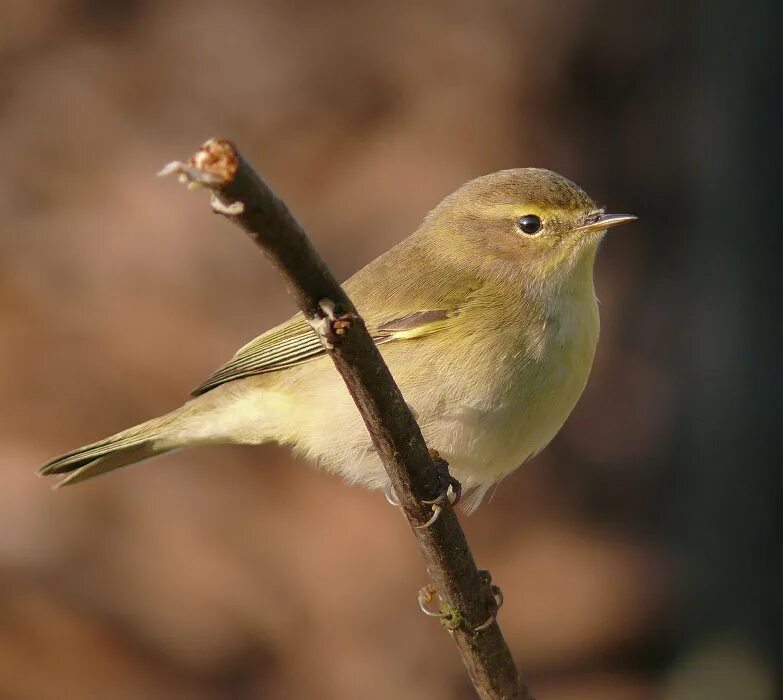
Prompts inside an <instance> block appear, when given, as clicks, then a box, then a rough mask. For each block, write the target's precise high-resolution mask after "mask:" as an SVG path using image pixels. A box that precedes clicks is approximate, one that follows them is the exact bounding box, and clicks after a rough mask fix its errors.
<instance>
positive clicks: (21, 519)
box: [0, 0, 781, 700]
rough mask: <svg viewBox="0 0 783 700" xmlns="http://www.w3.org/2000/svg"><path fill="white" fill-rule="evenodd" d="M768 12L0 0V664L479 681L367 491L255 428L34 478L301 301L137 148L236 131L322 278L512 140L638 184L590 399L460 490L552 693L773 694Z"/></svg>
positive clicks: (412, 682)
mask: <svg viewBox="0 0 783 700" xmlns="http://www.w3.org/2000/svg"><path fill="white" fill-rule="evenodd" d="M724 5H725V6H724ZM776 12H777V10H776V9H774V8H773V4H772V3H764V2H759V3H747V4H746V7H745V8H744V11H743V13H742V15H741V16H736V17H735V16H734V15H733V14H732V10H731V8H730V7H729V4H728V3H723V2H716V3H714V4H712V5H710V6H709V7H708V8H707V7H704V8H701V7H700V6H698V5H696V4H688V3H685V4H683V3H673V2H663V3H657V4H652V3H634V2H630V3H625V2H621V1H620V0H576V1H574V2H566V3H550V2H546V1H545V0H524V2H521V1H515V2H512V1H511V0H493V1H492V2H447V1H446V0H438V1H434V2H428V3H417V4H413V3H411V4H408V3H392V2H369V3H367V2H358V1H357V2H340V3H321V2H318V1H317V0H307V1H305V0H301V1H298V2H283V1H282V0H273V1H269V2H264V3H260V2H250V0H233V1H232V2H223V3H220V2H207V1H206V0H190V1H189V2H184V1H182V2H174V1H171V2H159V3H158V2H155V3H153V2H145V1H143V0H111V1H110V0H103V1H102V0H37V1H36V2H25V1H24V0H6V2H4V3H3V5H2V7H0V57H1V58H2V63H0V88H2V89H1V90H0V153H1V154H2V167H1V168H0V206H1V207H2V215H3V219H2V224H0V395H1V396H2V402H1V403H0V469H2V488H1V489H0V591H1V592H2V595H0V698H9V699H13V700H17V699H19V700H27V699H31V700H38V699H41V700H46V699H48V698H89V699H92V698H119V699H122V700H125V699H128V700H131V699H132V700H136V699H138V698H145V699H146V698H149V699H159V698H161V699H162V698H167V699H168V698H194V699H198V700H202V699H203V700H214V699H218V698H221V699H222V698H261V697H264V698H275V699H277V698H324V699H325V700H331V699H338V698H340V699H346V700H348V699H353V698H378V699H381V700H386V699H396V698H427V700H446V699H451V698H470V697H472V691H471V689H470V686H469V685H468V683H467V680H466V678H465V675H464V672H463V670H462V668H461V665H460V661H459V658H458V656H457V654H456V650H455V649H454V648H453V645H452V644H451V642H450V641H449V639H448V637H447V635H446V634H445V633H444V632H443V631H442V630H441V629H440V628H439V626H438V624H437V623H435V622H433V621H431V620H429V619H427V618H424V617H423V616H422V615H421V613H420V612H419V611H418V608H417V605H416V592H417V590H418V588H419V587H420V586H421V585H422V584H424V583H425V582H426V580H427V579H426V574H425V572H424V570H423V566H422V562H421V559H420V556H419V554H418V551H417V548H416V546H415V542H414V540H413V539H412V538H411V536H410V532H409V530H408V528H407V526H406V524H405V523H404V521H403V520H402V518H401V517H400V515H399V513H397V512H396V511H395V510H394V509H393V508H390V507H389V506H388V505H387V504H386V503H385V501H384V499H383V497H382V496H379V495H378V494H371V493H367V492H365V491H362V490H360V489H356V488H350V487H347V486H345V485H343V484H342V483H340V482H338V481H337V480H336V479H335V478H333V477H330V476H326V475H324V474H321V473H319V472H317V471H316V470H314V469H312V468H310V467H309V466H307V465H305V464H303V463H299V462H297V461H295V460H294V459H293V458H292V457H291V456H290V455H289V454H288V453H287V452H286V451H284V450H282V449H279V448H276V447H273V446H270V447H262V448H255V449H240V448H213V449H198V450H192V451H187V452H179V453H177V454H174V455H170V456H167V457H165V458H162V459H160V460H157V461H155V462H151V463H146V464H144V465H142V466H139V467H136V468H133V469H128V470H124V471H122V472H118V473H116V474H114V475H112V476H111V477H108V478H104V479H99V480H96V481H94V482H90V483H87V484H84V485H80V486H79V487H76V488H73V489H69V490H66V491H63V492H59V493H52V492H50V491H49V489H48V488H47V487H48V483H46V482H44V481H41V480H39V479H37V478H35V476H34V475H33V470H34V468H35V467H36V466H37V465H38V464H39V463H41V462H43V461H45V460H46V459H47V458H49V457H51V456H52V455H53V454H55V453H58V452H62V451H64V450H66V449H70V448H72V447H75V446H77V445H80V444H82V443H85V442H89V441H92V440H94V439H96V438H99V437H102V436H104V435H105V434H109V433H112V432H115V431H117V430H119V429H121V428H124V427H126V426H128V425H130V424H132V423H136V422H139V421H141V420H143V419H146V418H148V417H150V416H152V415H156V414H158V413H161V412H164V411H166V410H169V409H170V408H172V407H173V406H175V405H178V404H179V403H181V402H182V400H183V399H184V398H185V397H186V396H187V394H188V392H189V390H190V389H192V388H193V387H194V386H196V385H197V384H198V383H199V382H200V381H201V380H202V379H203V378H205V377H206V376H207V375H208V374H209V373H210V371H211V370H212V369H214V368H215V367H216V366H217V365H219V364H220V363H222V362H223V361H224V360H225V359H227V358H228V357H229V356H230V355H231V353H232V352H233V351H234V349H235V348H236V347H238V346H239V345H240V344H242V343H244V342H246V341H247V340H248V339H250V338H251V337H253V336H254V335H256V334H258V333H259V332H260V331H262V330H264V329H265V328H267V327H269V326H270V325H272V324H274V323H277V322H279V321H281V320H283V319H285V318H286V317H287V316H288V315H290V314H291V313H292V312H293V311H294V309H293V305H292V303H291V301H290V299H289V298H288V297H287V296H286V293H285V290H284V287H283V284H282V283H281V280H280V279H279V277H278V276H277V274H276V273H275V272H274V271H273V270H272V269H271V268H270V266H269V265H268V264H267V263H266V261H264V260H263V259H262V258H261V256H259V255H257V254H256V251H255V250H254V249H253V248H252V246H251V245H250V244H249V243H248V242H247V241H246V240H244V238H243V237H242V236H241V235H240V234H239V233H238V232H237V231H236V230H233V229H232V228H231V227H230V225H228V224H227V223H225V222H224V221H222V220H221V219H220V218H218V217H214V216H210V215H209V214H208V208H207V205H206V196H205V195H204V194H203V193H188V192H187V191H186V190H185V189H184V188H182V187H180V186H178V185H177V184H176V183H175V182H174V181H173V180H157V179H156V178H154V177H153V174H154V173H155V171H156V170H157V169H158V168H159V167H160V166H161V165H162V164H163V163H165V162H166V161H168V160H171V159H175V158H181V157H184V156H185V155H187V154H188V153H190V152H191V151H192V150H193V149H194V147H195V146H196V145H198V144H199V143H200V142H202V141H203V140H204V139H205V138H206V137H209V136H212V135H221V136H228V137H231V138H233V139H234V140H236V141H237V142H238V143H239V144H240V146H241V148H242V150H243V152H244V153H245V154H246V155H247V156H248V157H249V158H250V159H251V160H252V161H253V162H254V163H255V164H256V165H257V166H258V168H259V169H260V170H261V172H262V173H263V175H264V176H265V177H266V178H267V180H268V181H269V182H270V183H271V184H272V186H273V187H274V188H275V189H276V191H277V192H278V193H279V194H280V195H281V196H282V197H283V198H284V199H285V200H286V201H287V202H288V204H289V205H290V207H291V208H292V210H293V211H294V212H296V214H297V216H298V217H299V218H300V220H301V221H302V223H303V224H304V225H305V227H306V229H307V230H308V231H309V232H310V234H311V236H312V238H313V240H314V242H315V244H316V246H317V247H318V249H319V250H320V251H321V252H322V253H323V255H324V257H325V258H326V260H327V262H328V263H329V264H330V265H331V266H332V268H333V269H334V270H335V271H336V272H337V273H338V275H339V276H340V277H346V276H348V275H349V274H350V273H351V272H353V271H354V270H356V269H357V268H358V267H360V266H361V265H363V264H364V263H366V262H367V261H369V260H370V259H372V258H373V257H374V256H376V255H377V254H379V253H380V252H382V251H383V250H385V249H386V248H388V247H389V246H390V245H392V244H393V243H395V242H396V241H398V240H400V239H401V238H402V237H403V236H405V235H406V234H407V233H409V232H411V231H412V230H413V229H414V228H415V226H416V225H417V222H418V221H419V220H420V219H421V217H422V216H423V215H424V214H425V213H426V211H427V210H428V209H429V208H431V207H432V206H434V204H435V203H437V201H438V200H439V199H440V198H441V197H443V196H444V195H445V194H447V193H448V192H450V191H451V190H453V189H454V188H455V187H457V186H458V185H459V184H461V183H462V182H463V181H465V180H467V179H470V178H472V177H475V176H477V175H479V174H482V173H486V172H490V171H493V170H497V169H500V168H505V167H514V166H524V165H536V166H541V167H549V168H552V169H554V170H557V171H560V172H562V173H563V174H565V175H567V176H568V177H571V178H572V179H574V180H575V181H577V182H578V183H579V184H581V185H582V186H583V187H584V188H585V189H586V190H587V191H588V192H589V193H590V194H591V195H592V196H593V197H595V198H596V199H597V200H599V201H600V202H602V203H605V204H606V205H607V206H608V207H609V209H610V210H619V211H626V210H628V211H632V212H634V213H637V214H638V215H639V216H640V220H639V222H638V223H637V224H636V225H634V226H631V227H627V228H624V229H623V230H622V231H618V232H617V233H613V234H612V235H611V236H610V237H609V238H608V239H607V241H606V243H605V245H604V246H603V248H602V252H601V255H600V259H599V262H598V266H597V271H596V277H597V279H596V284H597V289H598V292H599V296H600V297H601V300H602V306H601V308H602V327H603V331H602V339H601V343H600V348H599V353H598V357H597V361H596V365H595V368H594V371H593V375H592V378H591V381H590V384H589V386H588V389H587V391H586V392H585V395H584V397H583V399H582V400H581V402H580V404H579V406H578V407H577V409H576V411H575V413H574V415H573V416H572V417H571V419H570V420H569V422H568V424H567V425H566V426H565V428H564V429H563V431H562V432H561V434H560V435H559V436H558V438H557V439H556V440H555V442H554V443H553V444H552V445H551V446H550V447H549V448H548V449H547V450H546V451H545V452H544V453H543V454H542V455H540V456H539V457H538V458H536V459H535V460H534V461H533V462H532V463H531V464H529V465H527V466H526V467H525V468H524V469H522V470H520V471H519V472H518V473H517V474H515V475H514V476H513V477H512V478H509V479H508V480H507V481H506V482H504V483H503V484H502V486H501V487H500V488H499V489H498V490H497V492H496V493H495V494H494V496H493V498H492V501H491V502H490V503H487V504H485V505H484V506H483V507H482V508H481V509H480V510H479V511H478V512H477V513H476V514H475V515H473V516H471V517H469V518H464V525H465V528H466V530H467V533H468V536H469V539H470V542H471V544H472V546H473V549H474V553H475V556H476V558H477V560H478V562H479V564H480V565H481V566H483V567H486V568H488V569H490V570H491V571H492V574H493V577H494V580H495V581H496V582H497V583H498V584H499V585H500V586H501V587H502V588H503V591H504V593H505V597H506V604H505V606H504V608H503V610H502V612H501V615H500V621H501V625H502V628H503V630H504V632H505V634H506V636H507V638H508V641H509V643H510V646H511V647H512V649H513V651H514V653H515V655H516V658H517V660H518V663H519V666H520V668H521V669H522V670H523V674H524V675H525V677H526V678H527V680H528V681H529V683H530V685H531V687H532V688H533V690H534V691H535V693H536V695H537V697H538V698H539V699H540V700H599V699H600V700H649V699H652V698H666V699H667V700H690V699H691V698H716V699H721V698H726V699H727V700H728V699H730V698H742V699H743V700H757V699H758V700H772V699H773V698H774V697H775V693H776V690H775V680H776V679H775V668H776V663H777V661H779V654H780V648H781V639H780V627H779V626H776V620H777V617H776V616H777V615H778V614H779V613H780V604H779V590H780V588H779V585H780V572H779V570H778V563H779V562H778V559H779V540H778V539H777V538H778V536H779V515H778V514H779V510H777V507H778V506H779V502H780V501H779V494H780V491H781V489H780V487H781V477H780V470H779V465H780V455H779V453H778V452H779V450H778V448H774V447H772V445H773V444H776V440H775V438H776V437H777V436H776V435H775V433H776V431H777V422H776V421H775V420H772V419H771V416H774V415H775V414H774V412H773V408H772V407H773V406H774V405H776V396H777V395H778V394H777V390H778V389H779V382H780V378H779V369H777V364H776V363H771V362H770V363H769V364H767V360H768V359H771V357H772V355H770V356H767V355H766V354H765V352H766V350H768V349H771V348H774V347H775V345H774V343H773V342H772V340H771V339H770V340H768V341H767V340H765V339H764V338H763V337H762V334H761V332H759V331H760V329H761V330H763V329H765V328H766V326H768V325H769V319H770V318H771V316H770V315H768V313H770V312H771V310H772V309H773V307H772V301H771V300H772V299H774V298H776V294H777V291H776V290H775V289H773V288H771V287H774V284H775V283H774V282H770V279H773V278H771V273H769V268H770V263H769V261H770V260H772V259H774V253H775V252H777V248H779V243H777V242H776V241H777V240H779V239H778V238H777V236H776V235H773V233H774V231H775V230H776V229H775V226H777V227H778V228H779V223H776V224H772V225H771V227H770V226H767V225H766V224H767V221H766V219H764V216H765V214H764V210H765V207H764V206H758V205H759V202H762V203H763V202H764V201H769V200H765V199H764V197H765V194H764V193H765V192H766V191H767V190H766V189H765V187H766V181H765V179H764V178H765V176H764V173H765V172H767V171H765V170H764V167H765V164H766V161H763V162H762V154H763V152H764V151H766V146H767V144H766V143H765V142H764V141H763V135H764V134H765V133H771V132H772V131H773V123H772V121H771V119H770V117H769V115H768V112H767V110H768V108H769V106H770V102H769V100H770V99H771V100H772V101H773V102H774V101H775V100H776V99H779V98H777V97H770V95H771V90H768V89H767V88H769V87H770V86H771V84H772V80H771V78H769V77H768V76H769V75H771V73H772V72H773V71H772V68H771V67H772V66H773V65H774V58H775V56H774V55H772V54H773V53H775V51H776V50H777V47H776V44H775V43H774V41H772V40H771V39H770V37H771V36H772V29H771V27H774V26H775V24H776V23H775V22H774V21H773V19H774V17H775V13H776ZM724 36H725V38H730V39H731V41H730V42H723V41H722V40H721V38H720V37H724ZM778 58H779V52H778ZM778 65H779V62H778ZM765 86H766V87H765ZM764 115H766V116H764ZM749 124H750V125H752V126H751V128H748V125H749ZM765 129H766V130H767V131H766V132H765ZM754 139H755V140H754ZM755 154H759V159H758V161H755V160H754V158H756V155H755ZM770 172H771V171H770ZM745 173H751V174H752V177H747V176H746V175H745ZM769 189H770V193H771V196H772V197H774V196H775V190H774V189H773V188H769ZM753 217H755V218H753ZM740 232H741V233H742V239H741V240H742V243H741V245H740V246H737V242H736V241H737V238H736V237H737V235H738V234H739V233H740ZM773 249H774V250H773ZM759 280H760V282H759ZM767 282H769V285H767V284H766V283H767ZM758 284H761V285H762V286H763V289H760V288H759V289H757V288H756V287H754V285H758ZM751 300H752V303H749V302H750V301H751ZM748 345H750V346H751V347H750V349H749V348H748ZM762 446H765V447H764V448H763V449H762ZM776 518H778V519H777V520H776ZM776 601H777V602H776Z"/></svg>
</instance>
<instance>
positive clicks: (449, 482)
mask: <svg viewBox="0 0 783 700" xmlns="http://www.w3.org/2000/svg"><path fill="white" fill-rule="evenodd" d="M429 453H430V457H431V458H432V463H433V464H434V465H435V469H436V471H437V474H438V483H439V485H440V487H441V488H440V492H439V493H438V495H437V496H436V497H435V498H432V499H429V500H426V501H422V503H424V504H426V505H428V506H432V517H431V518H430V519H429V520H428V521H427V522H426V523H424V524H423V525H414V527H415V528H416V529H418V530H423V529H424V528H427V527H431V526H432V524H433V523H434V522H435V521H436V520H437V519H438V518H439V517H440V514H441V511H442V510H443V509H444V508H445V507H447V506H448V507H453V506H455V505H457V503H459V500H460V498H462V484H461V483H460V482H459V481H458V480H457V479H455V478H454V477H453V476H452V475H451V474H449V463H448V462H447V461H446V460H445V459H443V457H441V456H440V453H439V452H438V451H437V450H433V449H432V448H430V450H429Z"/></svg>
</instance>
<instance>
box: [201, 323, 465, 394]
mask: <svg viewBox="0 0 783 700" xmlns="http://www.w3.org/2000/svg"><path fill="white" fill-rule="evenodd" d="M458 315H459V310H458V309H453V310H445V309H431V310H426V311H414V312H411V313H407V314H400V315H399V316H394V317H392V318H388V319H385V320H383V321H382V322H379V323H372V322H371V321H370V322H368V329H369V331H370V335H371V336H372V338H373V340H374V341H375V342H376V344H381V343H387V342H390V341H392V340H410V339H412V338H417V337H420V336H423V335H428V334H430V333H435V332H437V331H439V330H441V329H443V328H445V327H446V326H447V325H448V324H449V323H450V322H451V319H453V318H455V317H456V316H458ZM325 353H326V351H325V350H324V348H323V345H321V341H320V340H319V338H318V336H317V335H316V334H315V333H314V332H313V330H312V328H310V326H309V325H308V324H307V322H306V321H305V319H304V316H302V314H297V315H296V316H294V317H293V318H291V319H289V320H288V321H286V322H285V323H283V324H281V325H279V326H277V327H276V328H272V329H271V330H269V331H267V332H266V333H264V334H263V335H260V336H258V337H257V338H255V339H253V340H251V341H250V342H249V343H248V344H247V345H244V346H243V347H241V348H240V349H239V350H238V351H237V353H236V354H235V355H234V357H232V358H231V360H229V361H228V362H227V363H226V364H225V365H223V366H222V367H221V368H219V369H218V370H217V371H216V372H215V373H214V374H213V375H212V376H211V377H209V379H207V380H206V381H205V382H204V383H203V384H201V385H200V386H199V387H198V388H196V389H195V390H194V391H193V396H199V395H200V394H204V393H206V392H207V391H209V390H210V389H214V388H215V387H216V386H220V385H221V384H225V383H227V382H232V381H234V380H236V379H242V378H244V377H250V376H253V375H256V374H264V373H266V372H276V371H278V370H281V369H286V368H288V367H293V366H295V365H298V364H301V363H303V362H307V361H309V360H313V359H315V358H316V357H320V356H322V355H324V354H325Z"/></svg>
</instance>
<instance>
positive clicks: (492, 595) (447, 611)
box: [419, 570, 503, 634]
mask: <svg viewBox="0 0 783 700" xmlns="http://www.w3.org/2000/svg"><path fill="white" fill-rule="evenodd" d="M479 576H481V579H482V581H483V582H484V583H485V584H486V586H487V593H488V596H489V608H490V613H489V617H488V618H487V619H486V620H485V621H484V622H482V623H481V624H480V625H477V626H475V627H474V626H473V625H471V624H470V623H469V622H468V621H467V620H466V619H465V616H464V615H463V614H462V613H461V612H460V611H459V610H457V609H456V608H455V607H453V606H451V605H449V604H448V603H447V602H446V601H444V600H443V599H442V598H440V595H439V594H438V591H437V589H436V588H435V586H433V585H432V584H431V583H428V584H427V585H426V586H424V587H422V588H421V589H420V590H419V607H420V608H421V611H422V612H423V613H424V614H425V615H429V616H430V617H437V618H439V619H440V621H441V624H442V625H443V626H444V627H445V628H446V629H448V630H457V629H459V628H464V629H466V630H468V631H469V632H472V633H473V634H478V633H479V632H483V631H484V630H485V629H487V628H488V627H490V626H491V625H492V623H494V622H495V619H496V618H497V615H498V610H500V608H501V607H502V606H503V591H501V590H500V586H496V585H495V584H494V583H492V576H491V575H490V573H489V571H486V570H480V571H479ZM435 598H438V599H439V600H440V605H439V606H438V608H437V609H433V603H434V602H435Z"/></svg>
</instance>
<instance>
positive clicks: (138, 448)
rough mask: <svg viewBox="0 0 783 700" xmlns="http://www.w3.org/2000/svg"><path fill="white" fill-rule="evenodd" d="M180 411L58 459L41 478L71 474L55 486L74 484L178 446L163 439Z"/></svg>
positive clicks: (41, 471)
mask: <svg viewBox="0 0 783 700" xmlns="http://www.w3.org/2000/svg"><path fill="white" fill-rule="evenodd" d="M176 417H177V412H176V411H175V412H173V413H170V414H168V415H165V416H161V417H160V418H154V419H152V420H150V421H147V422H146V423H142V424H141V425H137V426H135V427H133V428H130V429H128V430H124V431H123V432H121V433H117V434H116V435H112V436H110V437H107V438H105V439H103V440H99V441H98V442H93V443H91V444H89V445H85V446H84V447H80V448H78V449H76V450H71V451H70V452H66V453H65V454H62V455H60V456H59V457H55V458H54V459H52V460H50V461H49V462H47V463H46V464H44V465H43V466H42V467H41V468H40V469H39V470H38V474H40V475H41V476H48V475H50V474H68V476H67V477H66V478H65V479H63V480H62V481H60V482H59V483H57V484H56V487H60V486H66V485H68V484H75V483H77V482H79V481H84V480H85V479H90V478H92V477H93V476H98V475H99V474H105V473H106V472H108V471H112V470H113V469H117V468H119V467H124V466H126V465H128V464H134V463H135V462H141V461H142V460H145V459H149V458H150V457H154V456H155V455H158V454H162V453H164V452H169V451H170V450H172V449H175V448H176V447H177V445H176V444H172V442H171V441H170V440H168V441H167V440H163V439H162V438H164V436H165V435H166V434H167V430H166V428H167V426H169V424H170V423H171V422H172V421H173V420H174V419H175V418H176Z"/></svg>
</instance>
